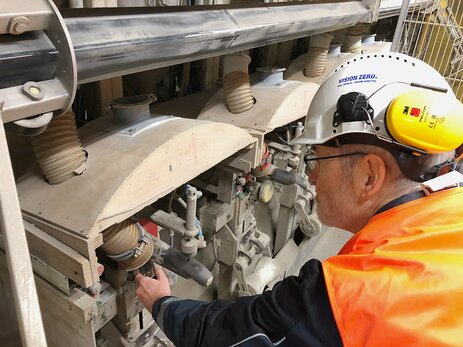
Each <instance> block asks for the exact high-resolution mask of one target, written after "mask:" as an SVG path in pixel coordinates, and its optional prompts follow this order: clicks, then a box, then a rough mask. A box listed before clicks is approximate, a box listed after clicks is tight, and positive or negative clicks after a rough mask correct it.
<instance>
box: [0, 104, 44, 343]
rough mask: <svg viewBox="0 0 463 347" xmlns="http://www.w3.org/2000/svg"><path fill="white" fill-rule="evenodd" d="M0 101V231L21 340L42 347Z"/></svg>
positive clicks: (37, 307) (38, 313) (37, 311)
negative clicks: (0, 162) (0, 161)
mask: <svg viewBox="0 0 463 347" xmlns="http://www.w3.org/2000/svg"><path fill="white" fill-rule="evenodd" d="M1 108H2V103H1V102H0V158H2V164H1V165H0V231H1V232H2V234H3V239H4V245H5V251H6V255H7V260H8V270H9V272H10V278H11V286H12V288H13V296H14V301H15V305H16V315H17V318H18V323H19V329H20V332H21V339H22V343H23V346H25V347H29V346H30V347H46V346H47V342H46V339H45V332H44V329H43V323H42V314H41V312H40V306H39V300H38V297H37V291H36V287H35V282H34V274H33V272H32V265H31V259H30V256H29V248H28V247H27V240H26V233H25V231H24V225H23V219H22V216H21V209H20V207H19V201H18V193H17V191H16V185H15V181H14V175H13V168H12V167H11V160H10V153H9V152H8V144H7V142H6V136H5V129H4V127H3V121H2V113H1Z"/></svg>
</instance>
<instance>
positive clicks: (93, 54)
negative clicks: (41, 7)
mask: <svg viewBox="0 0 463 347" xmlns="http://www.w3.org/2000/svg"><path fill="white" fill-rule="evenodd" d="M91 10H92V11H91V12H88V10H87V9H71V10H67V11H63V12H62V14H63V16H64V17H65V24H66V26H67V29H68V31H69V33H70V36H71V40H72V43H73V46H74V51H75V55H76V60H77V71H78V81H79V83H87V82H91V81H97V80H101V79H105V78H110V77H116V76H121V75H124V74H129V73H135V72H140V71H144V70H149V69H153V68H160V67H164V66H170V65H174V64H179V63H184V62H188V61H193V60H199V59H204V58H208V57H213V56H217V55H223V54H228V53H234V52H238V51H242V50H245V49H250V48H254V47H259V46H264V45H269V44H273V43H277V42H282V41H287V40H292V39H296V38H300V37H306V36H311V35H314V34H318V33H323V32H327V31H331V30H335V29H340V28H344V27H349V26H352V25H354V24H356V23H358V22H359V21H366V20H367V19H368V16H369V14H370V10H368V9H367V8H366V7H365V5H363V4H362V2H361V1H341V2H317V3H306V4H299V3H290V4H287V3H286V4H283V5H282V4H279V3H274V4H262V5H253V6H248V7H246V6H242V7H240V8H232V7H230V6H214V7H212V6H211V7H207V6H201V7H200V8H199V9H197V8H194V6H188V7H186V6H185V7H169V8H167V9H166V8H159V7H157V8H123V9H118V8H111V9H106V8H94V9H91ZM23 35H24V37H23ZM23 35H19V36H17V37H16V36H15V37H9V35H2V36H5V37H0V40H1V41H0V44H1V45H2V46H4V45H3V43H6V45H5V46H4V47H5V48H4V47H2V49H1V50H0V83H4V82H3V81H4V74H7V73H8V76H9V78H10V79H9V83H8V84H9V85H10V86H12V85H21V84H23V83H24V82H25V81H27V80H36V78H37V75H36V74H35V71H34V70H32V71H31V72H29V71H30V69H24V65H26V66H30V67H33V66H34V65H37V66H38V67H37V68H39V67H40V68H41V69H42V70H45V71H41V72H42V74H44V73H46V72H47V70H46V69H44V67H43V61H44V60H45V59H48V60H49V61H50V60H52V57H51V56H53V53H54V50H50V42H49V41H48V40H47V39H46V38H44V37H43V36H40V35H38V37H34V38H33V39H32V38H31V36H33V35H34V33H25V34H23ZM36 36H37V35H36ZM6 47H7V48H6ZM55 54H56V53H55ZM19 63H23V69H24V70H25V71H27V73H26V74H24V73H21V69H19V68H18V67H17V66H18V65H19ZM6 66H8V67H9V69H8V71H5V69H4V67H6ZM37 68H35V69H37ZM24 70H23V71H24ZM50 71H53V70H52V69H48V73H50ZM15 76H21V78H20V79H19V80H18V78H16V77H15ZM2 87H5V86H4V85H3V86H0V88H2Z"/></svg>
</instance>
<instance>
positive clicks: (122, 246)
mask: <svg viewBox="0 0 463 347" xmlns="http://www.w3.org/2000/svg"><path fill="white" fill-rule="evenodd" d="M146 240H147V244H146V245H145V247H144V248H143V252H142V253H141V254H140V255H139V256H138V257H132V258H130V259H127V260H122V261H118V263H119V264H120V265H121V267H122V268H124V269H126V270H127V271H132V270H135V269H138V268H139V267H141V266H143V265H144V264H145V263H146V262H147V261H148V260H149V259H150V258H151V255H152V254H153V250H154V242H153V240H152V239H151V238H147V239H146ZM139 245H140V240H139V235H138V227H137V223H136V222H135V221H133V220H131V219H126V220H125V221H123V222H121V223H119V224H115V225H112V226H110V227H109V228H108V229H106V230H105V231H103V245H102V246H101V249H102V250H103V251H104V252H105V253H106V254H107V255H109V256H114V255H117V254H122V253H126V252H129V251H130V250H132V249H134V248H135V247H137V246H139Z"/></svg>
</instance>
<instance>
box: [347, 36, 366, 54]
mask: <svg viewBox="0 0 463 347" xmlns="http://www.w3.org/2000/svg"><path fill="white" fill-rule="evenodd" d="M343 47H344V51H345V52H348V53H354V54H360V53H362V35H346V39H345V42H344V46H343Z"/></svg>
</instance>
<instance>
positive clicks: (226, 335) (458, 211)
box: [136, 53, 463, 346]
mask: <svg viewBox="0 0 463 347" xmlns="http://www.w3.org/2000/svg"><path fill="white" fill-rule="evenodd" d="M296 142H297V143H305V144H308V145H311V151H310V152H309V154H308V155H307V156H306V163H307V169H308V176H309V181H310V183H311V184H314V185H315V186H316V192H317V200H316V201H317V214H318V216H319V218H320V220H321V221H322V222H323V223H325V224H327V225H331V226H335V227H338V228H342V229H345V230H348V231H350V232H352V233H353V234H354V236H353V238H352V239H351V240H349V241H348V242H347V244H346V245H345V246H344V248H343V249H342V250H341V251H340V252H339V254H338V255H337V256H334V257H331V258H329V259H328V260H326V261H324V262H323V263H320V262H319V261H317V260H310V261H309V262H307V263H306V264H305V265H304V266H303V267H302V269H301V272H300V274H299V276H298V277H294V276H293V277H288V278H286V279H285V280H283V281H281V282H279V283H278V284H277V285H275V287H274V288H273V289H272V290H271V291H267V292H265V293H263V294H262V295H257V296H253V297H243V298H240V299H238V300H237V301H234V302H231V301H230V302H228V301H213V302H211V303H206V302H200V301H194V300H182V299H178V298H175V297H172V296H170V295H171V292H170V287H169V284H168V281H167V279H166V277H165V275H164V273H163V271H162V270H159V269H158V271H157V279H156V280H154V279H149V278H145V277H143V276H137V278H136V281H137V284H138V288H137V295H138V297H139V298H140V300H141V301H142V302H143V303H144V304H145V306H146V307H147V308H148V309H149V310H152V314H153V317H154V318H155V319H156V321H157V323H158V324H159V325H160V327H161V328H162V329H163V331H164V332H165V333H166V335H167V336H168V337H169V338H170V339H171V340H172V341H173V342H174V343H175V344H176V345H177V346H273V345H278V346H340V345H345V346H394V345H396V346H460V345H461V344H462V341H463V188H458V187H457V186H458V183H459V182H461V181H463V176H462V175H461V174H459V173H458V172H457V171H454V170H455V168H456V160H455V152H454V150H455V149H458V150H459V149H461V145H462V143H463V112H462V106H461V104H460V103H459V102H458V101H457V100H456V98H455V96H454V95H453V93H452V92H451V89H450V87H449V86H448V84H447V83H446V82H445V80H444V79H443V78H442V77H441V76H440V75H439V74H438V73H437V72H436V71H435V70H434V69H432V68H431V67H430V66H428V65H426V64H425V63H423V62H421V61H418V60H416V59H413V58H411V57H407V56H404V55H401V54H393V53H391V54H388V55H374V56H358V57H356V58H353V59H351V60H350V61H349V62H346V63H344V64H343V65H342V66H341V67H339V68H338V69H336V70H335V71H334V72H333V73H332V74H331V75H330V76H329V77H328V79H327V80H326V81H325V82H324V84H323V85H322V86H321V87H320V89H319V91H318V92H317V94H316V95H315V97H314V99H313V101H312V104H311V106H310V109H309V112H308V116H307V120H306V129H305V132H304V134H303V135H302V136H301V138H299V139H296ZM435 177H438V179H433V178H435Z"/></svg>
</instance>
